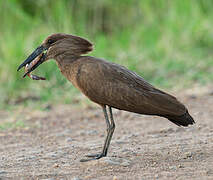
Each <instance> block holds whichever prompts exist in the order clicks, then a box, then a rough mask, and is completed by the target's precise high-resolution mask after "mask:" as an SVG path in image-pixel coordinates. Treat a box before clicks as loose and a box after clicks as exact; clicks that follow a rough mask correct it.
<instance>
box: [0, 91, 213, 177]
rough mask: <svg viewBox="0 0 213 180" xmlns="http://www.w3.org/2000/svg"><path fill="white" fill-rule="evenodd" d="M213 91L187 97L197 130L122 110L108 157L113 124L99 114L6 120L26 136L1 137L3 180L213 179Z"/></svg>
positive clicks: (60, 110) (34, 113)
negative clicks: (109, 128) (108, 130)
mask: <svg viewBox="0 0 213 180" xmlns="http://www.w3.org/2000/svg"><path fill="white" fill-rule="evenodd" d="M212 91H213V88H208V89H207V90H206V91H204V92H202V91H201V89H198V90H193V89H192V90H190V91H186V92H179V93H181V95H178V98H179V100H180V101H182V102H183V103H184V104H185V105H186V106H187V107H188V108H189V111H190V113H191V115H192V116H193V117H194V119H195V121H196V124H195V125H194V126H190V127H188V128H182V127H177V126H176V125H174V124H172V123H170V122H169V121H168V120H166V119H164V118H160V117H151V116H142V115H137V114H133V113H128V112H124V111H118V110H114V111H113V112H114V119H115V122H116V129H115V133H114V136H113V139H112V142H111V146H110V149H109V153H108V157H106V158H102V159H100V160H95V161H89V162H84V163H82V162H79V161H80V159H81V158H83V156H84V155H86V154H89V153H95V152H100V151H101V149H102V146H103V142H104V137H105V129H106V125H105V120H104V118H103V114H102V109H101V108H99V107H98V106H93V105H92V106H91V105H89V106H87V107H86V108H85V107H84V108H82V107H79V106H76V105H75V106H74V105H58V106H57V107H52V108H51V109H50V110H49V111H38V110H30V109H25V110H24V109H23V108H20V109H18V110H16V111H15V112H13V113H5V112H4V111H1V112H0V121H1V123H2V122H3V121H6V120H7V121H8V119H9V121H17V120H22V121H24V123H25V124H26V125H25V127H23V128H17V129H8V130H1V131H0V179H49V180H53V179H71V180H87V179H100V180H108V179H109V180H123V179H131V180H133V179H134V180H137V179H140V180H141V179H184V180H185V179H199V180H200V179H213V95H212Z"/></svg>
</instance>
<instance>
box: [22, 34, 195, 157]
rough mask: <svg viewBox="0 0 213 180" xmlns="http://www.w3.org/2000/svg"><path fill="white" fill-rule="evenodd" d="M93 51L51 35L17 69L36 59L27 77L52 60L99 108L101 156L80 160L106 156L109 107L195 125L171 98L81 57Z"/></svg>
mask: <svg viewBox="0 0 213 180" xmlns="http://www.w3.org/2000/svg"><path fill="white" fill-rule="evenodd" d="M92 49H93V48H92V44H91V43H90V42H89V41H88V40H85V39H83V38H81V37H78V36H73V35H69V34H62V33H58V34H52V35H50V36H48V37H47V38H46V39H45V40H44V41H43V43H42V44H41V45H40V46H39V47H38V48H37V49H36V50H35V51H34V52H33V53H32V54H31V55H30V56H29V57H28V58H27V59H26V60H25V61H24V62H23V63H22V64H21V65H20V66H19V68H18V70H19V69H21V68H22V67H24V66H27V65H28V64H29V63H32V62H33V61H35V58H38V57H39V60H38V59H36V63H34V65H33V66H31V68H30V69H29V71H28V72H26V73H25V75H27V74H29V73H30V72H31V71H33V70H34V69H35V68H37V67H38V66H39V65H40V64H42V63H43V62H44V61H47V60H48V59H55V60H56V62H57V65H58V67H59V69H60V71H61V73H62V74H63V75H64V76H65V77H66V78H67V79H68V80H69V81H70V82H71V83H72V84H73V85H74V86H75V87H76V88H78V89H79V90H80V91H81V92H82V93H83V94H85V95H86V96H87V97H88V98H89V99H90V100H91V101H93V102H95V103H97V104H99V105H100V106H101V107H102V109H103V113H104V117H105V120H106V125H107V137H106V139H105V142H104V147H103V150H102V152H101V153H100V154H94V155H88V156H87V157H90V158H87V159H83V160H82V161H87V160H91V159H99V158H101V157H104V156H106V155H107V151H108V148H109V144H110V141H111V138H112V135H113V132H114V129H115V123H114V120H113V114H112V108H116V109H120V110H125V111H130V112H134V113H139V114H145V115H154V116H160V117H165V118H167V119H168V120H170V121H171V122H173V123H174V124H176V125H178V126H188V125H189V124H194V123H195V122H194V120H193V118H192V117H191V116H190V114H189V113H188V110H187V108H186V107H185V106H184V105H183V104H182V103H180V102H179V101H178V100H177V99H176V98H175V97H174V96H172V95H170V94H168V93H165V92H163V91H161V90H159V89H156V88H155V87H153V86H152V85H151V84H149V83H148V82H146V81H145V80H144V79H143V78H142V77H140V76H139V75H137V74H136V73H134V72H132V71H130V70H128V69H127V68H125V67H123V66H121V65H118V64H114V63H111V62H108V61H105V60H103V59H99V58H96V57H91V56H82V54H86V53H88V52H90V51H92ZM107 106H108V109H109V111H108V112H107V109H106V107H107ZM108 114H109V115H108Z"/></svg>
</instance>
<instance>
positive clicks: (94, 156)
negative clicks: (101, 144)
mask: <svg viewBox="0 0 213 180" xmlns="http://www.w3.org/2000/svg"><path fill="white" fill-rule="evenodd" d="M105 156H106V155H104V154H103V153H100V154H88V155H86V157H88V158H87V159H81V160H80V162H87V161H91V160H97V159H100V158H102V157H105Z"/></svg>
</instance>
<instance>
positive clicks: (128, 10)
mask: <svg viewBox="0 0 213 180" xmlns="http://www.w3.org/2000/svg"><path fill="white" fill-rule="evenodd" d="M0 9H1V10H0V42H1V43H0V64H1V65H0V85H1V86H0V95H1V97H0V104H1V106H2V105H4V104H8V103H9V104H10V103H11V102H13V101H14V100H15V99H17V98H20V97H24V96H27V95H33V96H38V97H41V101H45V102H46V101H51V102H53V101H59V102H65V103H69V102H70V99H71V98H72V97H73V96H75V95H76V94H77V92H78V91H77V90H75V89H74V88H73V87H72V86H71V84H70V83H69V82H68V81H66V80H65V78H64V77H63V76H62V75H61V74H60V72H59V70H58V68H57V66H56V64H55V62H54V61H49V63H45V64H43V65H42V66H40V68H39V69H38V70H36V72H35V74H38V75H42V76H44V77H46V78H47V81H32V80H30V79H29V78H25V79H23V78H22V75H23V72H17V71H16V69H17V67H18V65H19V64H20V63H21V62H22V61H23V60H24V59H25V58H26V57H27V56H28V55H29V54H30V53H31V52H32V51H33V50H34V49H35V48H36V47H37V46H38V45H39V44H40V43H41V42H42V41H43V40H44V38H45V37H46V36H48V35H49V34H52V33H56V32H64V33H70V34H75V35H79V36H83V37H85V38H87V39H89V40H90V41H92V42H93V43H94V45H95V49H94V51H93V53H91V54H90V55H92V56H97V57H100V58H104V59H107V60H109V61H113V62H116V63H119V64H122V65H124V66H127V67H128V68H129V69H131V70H133V71H135V72H137V73H138V74H140V75H141V76H143V77H144V78H145V79H146V80H147V81H149V82H151V83H152V84H154V85H155V86H157V87H161V88H184V87H189V86H191V85H192V84H194V83H199V84H205V83H208V82H210V81H212V80H213V73H212V69H213V60H212V55H213V51H212V49H213V43H212V42H213V21H212V19H213V1H211V0H196V1H195V0H187V1H186V0H172V1H170V0H141V1H139V0H116V1H115V0H92V1H91V0H88V1H86V0H36V1H34V0H0Z"/></svg>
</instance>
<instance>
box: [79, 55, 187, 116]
mask: <svg viewBox="0 0 213 180" xmlns="http://www.w3.org/2000/svg"><path fill="white" fill-rule="evenodd" d="M91 58H92V57H91ZM84 65H85V68H84ZM84 65H82V70H81V72H82V73H84V75H83V76H82V77H84V79H83V81H84V82H83V81H82V82H83V83H80V84H81V85H80V86H82V89H84V93H85V94H86V95H87V96H88V97H89V98H90V99H91V100H93V101H95V102H97V103H99V104H106V105H111V106H112V107H116V108H118V109H123V110H127V111H132V112H137V113H141V114H155V115H165V114H168V115H170V114H172V115H182V114H184V113H185V111H186V108H185V106H184V105H183V104H181V103H180V102H179V101H178V100H177V99H176V98H175V97H174V96H171V95H169V94H167V93H165V92H163V91H160V90H158V89H156V88H155V87H154V86H152V85H151V84H149V83H148V82H146V81H145V80H144V79H143V78H142V77H140V76H139V75H137V74H136V73H134V72H132V71H130V70H128V69H127V68H125V67H123V66H120V65H117V64H114V63H110V62H107V61H104V60H100V59H96V58H92V59H91V60H90V61H88V63H86V62H85V63H84ZM83 86H84V87H83ZM85 90H86V91H85Z"/></svg>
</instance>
